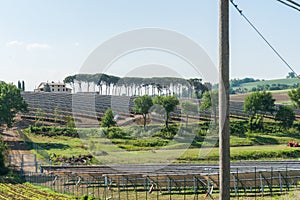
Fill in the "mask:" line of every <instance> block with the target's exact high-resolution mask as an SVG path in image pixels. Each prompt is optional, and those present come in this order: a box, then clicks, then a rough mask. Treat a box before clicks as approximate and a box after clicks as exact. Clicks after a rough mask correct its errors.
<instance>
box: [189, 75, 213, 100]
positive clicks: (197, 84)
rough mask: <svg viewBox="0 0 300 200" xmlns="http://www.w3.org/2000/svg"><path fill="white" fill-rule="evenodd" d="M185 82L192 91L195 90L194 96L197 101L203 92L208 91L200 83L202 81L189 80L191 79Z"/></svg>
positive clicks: (197, 79) (196, 79)
mask: <svg viewBox="0 0 300 200" xmlns="http://www.w3.org/2000/svg"><path fill="white" fill-rule="evenodd" d="M187 81H188V82H189V83H190V84H191V86H192V87H193V88H194V90H195V96H196V98H197V99H200V98H201V97H202V94H203V93H204V92H205V91H208V88H207V87H206V85H204V84H202V83H201V81H202V79H199V78H191V79H189V80H187Z"/></svg>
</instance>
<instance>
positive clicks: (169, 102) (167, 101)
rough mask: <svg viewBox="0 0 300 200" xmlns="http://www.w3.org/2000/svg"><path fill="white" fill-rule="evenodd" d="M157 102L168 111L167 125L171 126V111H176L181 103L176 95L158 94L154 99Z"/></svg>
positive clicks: (167, 126)
mask: <svg viewBox="0 0 300 200" xmlns="http://www.w3.org/2000/svg"><path fill="white" fill-rule="evenodd" d="M153 102H154V103H155V104H158V105H161V106H162V107H163V108H164V109H165V111H166V117H165V125H166V128H169V118H170V113H171V112H173V111H175V108H176V106H177V105H178V104H179V100H178V98H177V97H175V96H156V97H155V98H154V99H153Z"/></svg>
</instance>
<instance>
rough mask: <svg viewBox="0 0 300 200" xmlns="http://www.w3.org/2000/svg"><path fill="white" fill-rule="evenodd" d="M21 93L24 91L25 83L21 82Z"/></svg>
mask: <svg viewBox="0 0 300 200" xmlns="http://www.w3.org/2000/svg"><path fill="white" fill-rule="evenodd" d="M22 91H25V82H24V81H22Z"/></svg>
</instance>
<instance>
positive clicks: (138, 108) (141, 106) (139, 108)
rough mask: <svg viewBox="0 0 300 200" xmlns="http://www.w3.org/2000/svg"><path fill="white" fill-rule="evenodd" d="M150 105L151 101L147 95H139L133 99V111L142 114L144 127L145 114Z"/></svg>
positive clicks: (151, 104)
mask: <svg viewBox="0 0 300 200" xmlns="http://www.w3.org/2000/svg"><path fill="white" fill-rule="evenodd" d="M152 106H153V101H152V98H151V97H150V96H149V95H143V96H139V97H137V98H136V99H135V100H134V108H133V111H134V112H136V113H140V114H142V115H143V119H144V129H145V128H146V121H147V114H148V113H149V110H150V108H151V107H152Z"/></svg>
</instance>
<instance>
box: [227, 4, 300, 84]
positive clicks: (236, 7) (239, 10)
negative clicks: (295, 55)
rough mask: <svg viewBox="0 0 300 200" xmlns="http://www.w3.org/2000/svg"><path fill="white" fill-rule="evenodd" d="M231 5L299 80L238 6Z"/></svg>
mask: <svg viewBox="0 0 300 200" xmlns="http://www.w3.org/2000/svg"><path fill="white" fill-rule="evenodd" d="M230 2H231V4H232V5H233V6H234V7H235V9H236V10H237V11H238V12H239V13H240V14H241V16H242V17H243V18H244V19H245V20H246V21H247V22H248V23H249V24H250V26H251V27H252V28H253V29H254V30H255V32H256V33H257V34H258V35H259V36H260V37H261V38H262V39H263V40H264V41H265V42H266V43H267V45H268V46H269V47H270V48H271V49H272V50H273V52H274V53H275V54H276V55H277V56H278V57H279V59H280V60H281V61H282V62H283V63H284V64H285V65H286V66H287V67H288V68H289V69H290V70H291V71H292V72H293V73H294V74H295V75H296V77H298V78H300V77H299V76H298V74H297V73H296V72H295V70H294V69H293V68H292V67H291V66H290V65H289V64H288V63H287V61H286V60H285V59H284V58H283V57H282V56H281V55H280V54H279V52H278V51H277V50H276V49H275V48H274V47H273V46H272V45H271V43H270V42H269V41H268V40H267V39H266V38H265V37H264V36H263V35H262V33H261V32H260V31H259V30H258V29H257V28H256V27H255V26H254V24H253V23H251V21H250V20H249V19H248V18H247V17H246V16H245V15H244V13H243V11H242V10H241V9H239V7H238V5H237V4H235V3H234V2H233V0H230Z"/></svg>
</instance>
